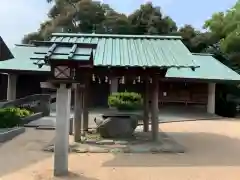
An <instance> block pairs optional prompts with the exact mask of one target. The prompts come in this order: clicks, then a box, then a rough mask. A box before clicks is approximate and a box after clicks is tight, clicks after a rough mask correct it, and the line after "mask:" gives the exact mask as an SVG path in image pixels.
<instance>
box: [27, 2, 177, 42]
mask: <svg viewBox="0 0 240 180" xmlns="http://www.w3.org/2000/svg"><path fill="white" fill-rule="evenodd" d="M46 1H47V2H51V3H52V5H53V6H52V8H51V9H50V11H49V13H48V16H49V19H48V20H47V21H45V22H44V23H42V24H40V27H39V30H38V32H37V33H30V34H28V35H26V36H25V37H24V39H23V42H24V43H31V40H35V39H36V40H38V39H44V40H45V39H46V40H47V39H48V38H49V36H50V35H51V33H53V32H59V31H60V32H64V33H67V32H70V33H71V32H73V33H92V32H93V31H95V32H96V33H101V34H104V33H108V34H162V35H163V34H164V35H166V34H171V33H173V32H176V31H177V25H176V23H175V22H174V21H173V20H172V19H171V17H169V16H164V15H163V13H162V11H161V8H160V7H157V6H154V5H153V4H152V3H145V4H143V5H141V6H140V7H139V8H138V9H136V10H135V11H134V12H133V13H131V14H129V15H126V14H123V13H120V12H117V11H115V10H114V9H113V8H111V7H110V5H108V4H105V3H102V2H101V1H93V0H46ZM70 2H71V3H70Z"/></svg>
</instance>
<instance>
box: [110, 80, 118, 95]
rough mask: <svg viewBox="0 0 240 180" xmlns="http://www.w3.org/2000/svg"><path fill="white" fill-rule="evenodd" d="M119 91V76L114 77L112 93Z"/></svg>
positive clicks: (111, 87)
mask: <svg viewBox="0 0 240 180" xmlns="http://www.w3.org/2000/svg"><path fill="white" fill-rule="evenodd" d="M116 92H118V78H112V79H111V84H110V94H112V93H116Z"/></svg>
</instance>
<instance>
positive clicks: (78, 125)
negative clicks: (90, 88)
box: [74, 84, 83, 142]
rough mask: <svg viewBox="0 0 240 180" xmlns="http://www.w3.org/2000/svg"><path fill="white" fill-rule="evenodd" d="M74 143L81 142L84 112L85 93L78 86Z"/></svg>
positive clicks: (76, 91)
mask: <svg viewBox="0 0 240 180" xmlns="http://www.w3.org/2000/svg"><path fill="white" fill-rule="evenodd" d="M74 100H75V101H74V103H75V107H74V141H75V142H78V141H81V124H82V114H83V113H82V112H83V92H82V89H81V86H80V85H79V84H78V85H76V88H75V97H74Z"/></svg>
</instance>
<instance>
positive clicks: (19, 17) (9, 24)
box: [0, 0, 237, 47]
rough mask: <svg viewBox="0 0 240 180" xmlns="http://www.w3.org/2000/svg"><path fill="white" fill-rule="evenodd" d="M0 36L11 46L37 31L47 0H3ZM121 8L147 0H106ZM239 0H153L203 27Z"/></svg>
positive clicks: (129, 8) (167, 12) (128, 10)
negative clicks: (214, 14) (215, 15)
mask: <svg viewBox="0 0 240 180" xmlns="http://www.w3.org/2000/svg"><path fill="white" fill-rule="evenodd" d="M1 1H2V2H1V5H0V36H1V37H2V38H3V39H4V41H5V42H6V44H7V45H8V46H9V47H13V46H14V44H19V43H20V42H21V39H22V38H23V36H24V35H25V34H27V33H30V32H34V31H37V29H38V28H39V25H40V23H41V22H43V21H44V20H46V19H47V13H48V11H49V9H50V8H51V5H50V4H47V3H46V0H1ZM102 1H103V2H104V3H108V4H109V5H111V7H113V8H114V9H116V10H117V11H119V12H122V13H126V14H129V13H131V12H133V11H134V10H135V9H137V8H138V7H139V5H140V4H142V3H145V2H147V1H146V0H102ZM236 1H237V0H201V1H196V0H151V2H152V3H153V4H154V5H157V6H160V7H161V9H162V12H163V13H164V14H165V15H168V16H170V17H171V18H172V19H173V20H174V21H175V22H176V23H177V25H178V26H183V25H184V24H191V25H193V26H194V27H196V28H198V29H201V28H202V25H203V24H204V21H205V20H206V19H208V18H210V17H211V15H212V14H213V13H214V12H219V11H225V10H227V9H229V8H231V7H232V6H233V5H234V4H235V3H236Z"/></svg>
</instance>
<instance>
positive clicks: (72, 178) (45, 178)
mask: <svg viewBox="0 0 240 180" xmlns="http://www.w3.org/2000/svg"><path fill="white" fill-rule="evenodd" d="M49 174H52V172H46V174H44V173H43V174H42V175H37V176H35V178H36V179H39V180H50V179H51V180H66V179H68V180H98V179H95V178H90V177H86V176H83V175H79V174H77V173H74V172H69V173H68V175H67V176H62V177H49Z"/></svg>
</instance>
